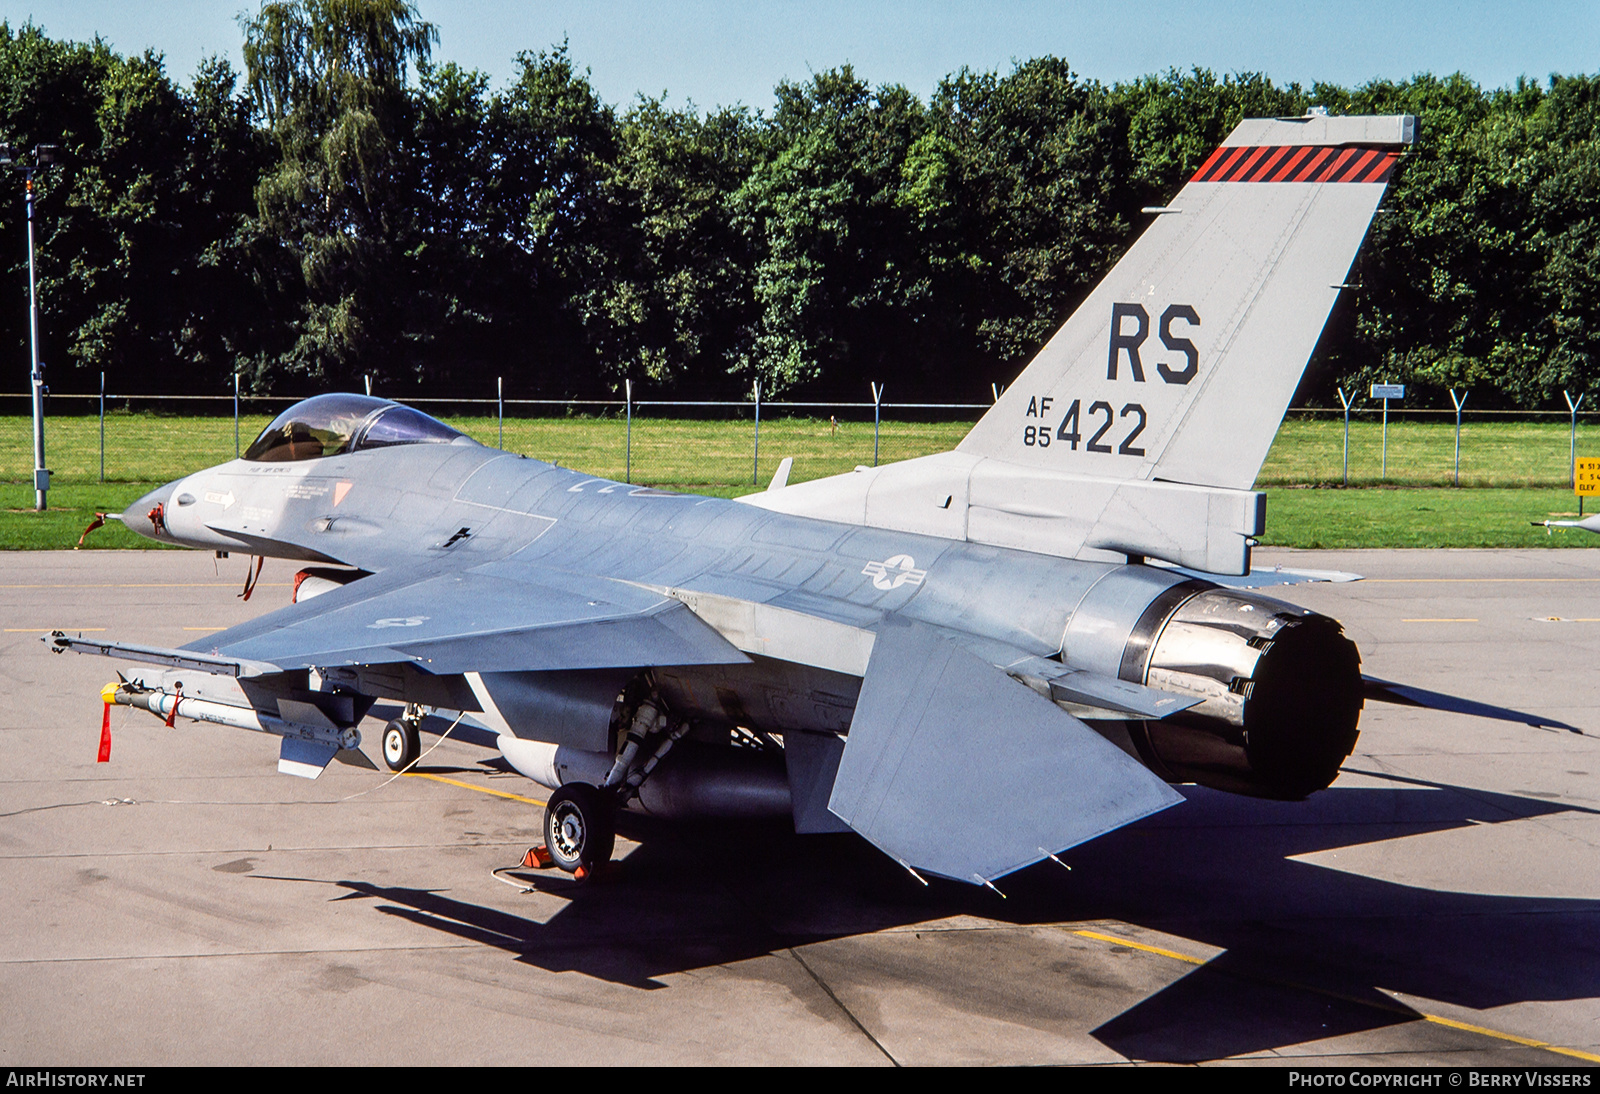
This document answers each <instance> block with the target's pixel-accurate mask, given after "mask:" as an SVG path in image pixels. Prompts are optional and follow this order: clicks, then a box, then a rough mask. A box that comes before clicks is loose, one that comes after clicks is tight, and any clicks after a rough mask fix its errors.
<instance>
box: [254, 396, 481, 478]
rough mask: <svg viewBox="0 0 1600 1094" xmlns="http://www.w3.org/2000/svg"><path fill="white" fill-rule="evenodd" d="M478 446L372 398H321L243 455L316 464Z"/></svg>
mask: <svg viewBox="0 0 1600 1094" xmlns="http://www.w3.org/2000/svg"><path fill="white" fill-rule="evenodd" d="M458 442H459V443H462V444H476V443H477V442H476V441H473V440H472V439H471V438H470V437H468V436H467V435H466V434H464V433H459V432H457V431H456V430H454V429H451V428H450V427H449V426H447V425H445V424H444V423H443V422H441V421H439V420H438V419H437V418H430V417H429V416H428V415H426V414H424V413H422V411H420V410H413V409H412V408H411V407H409V406H402V405H400V404H399V403H392V402H390V401H389V400H387V399H374V398H372V397H371V396H370V395H338V394H336V395H317V396H314V397H313V398H310V399H306V400H304V401H302V402H298V403H296V404H294V406H292V407H290V408H289V409H288V410H285V411H284V412H283V413H282V414H279V415H278V416H277V417H276V418H274V419H273V420H272V424H271V425H269V426H267V428H265V429H263V430H262V431H261V435H260V436H259V437H257V438H256V439H255V440H254V441H252V442H251V444H250V447H249V448H248V449H246V450H245V453H244V459H247V460H254V461H256V462H257V463H287V462H289V461H291V460H317V459H321V458H322V457H324V456H337V455H340V454H342V453H345V452H363V451H366V450H367V449H370V448H388V447H391V446H393V445H400V444H455V443H458Z"/></svg>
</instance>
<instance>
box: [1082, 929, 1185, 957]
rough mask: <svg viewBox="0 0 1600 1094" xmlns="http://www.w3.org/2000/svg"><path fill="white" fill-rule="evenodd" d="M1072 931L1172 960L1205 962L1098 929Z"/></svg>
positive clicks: (1085, 936)
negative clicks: (1104, 932) (1102, 932)
mask: <svg viewBox="0 0 1600 1094" xmlns="http://www.w3.org/2000/svg"><path fill="white" fill-rule="evenodd" d="M1072 933H1073V934H1081V935H1082V936H1083V937H1084V938H1093V939H1095V940H1096V941H1099V942H1110V943H1111V944H1112V945H1114V946H1127V947H1128V948H1129V949H1134V950H1143V951H1144V952H1145V953H1154V954H1159V955H1161V956H1162V957H1170V958H1172V959H1173V960H1174V961H1187V962H1188V963H1189V964H1191V965H1204V964H1205V962H1204V961H1203V960H1201V959H1200V958H1198V957H1190V956H1189V955H1188V954H1186V953H1179V952H1178V951H1176V950H1163V949H1162V948H1161V947H1160V946H1146V945H1145V944H1144V943H1143V942H1134V941H1132V940H1131V939H1127V938H1118V937H1117V936H1116V935H1110V934H1101V933H1100V932H1099V931H1073V932H1072Z"/></svg>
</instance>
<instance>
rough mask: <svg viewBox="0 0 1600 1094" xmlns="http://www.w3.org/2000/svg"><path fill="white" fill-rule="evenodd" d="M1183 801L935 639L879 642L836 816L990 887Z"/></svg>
mask: <svg viewBox="0 0 1600 1094" xmlns="http://www.w3.org/2000/svg"><path fill="white" fill-rule="evenodd" d="M1182 800H1183V798H1182V797H1181V796H1179V795H1178V794H1177V792H1175V791H1174V790H1173V789H1172V788H1171V787H1169V786H1168V785H1167V784H1166V783H1165V782H1163V781H1162V780H1161V779H1160V778H1158V777H1157V776H1156V775H1155V774H1154V773H1152V772H1151V771H1150V770H1149V769H1148V768H1146V767H1145V766H1144V765H1143V764H1140V763H1139V762H1138V761H1137V760H1134V759H1133V758H1132V757H1130V756H1128V755H1127V754H1126V753H1124V752H1123V751H1122V750H1121V749H1119V748H1117V747H1116V746H1115V745H1113V744H1111V743H1110V742H1108V741H1107V740H1105V738H1103V737H1101V736H1100V735H1099V734H1097V733H1095V732H1094V731H1093V730H1092V729H1090V728H1089V727H1088V726H1086V725H1084V724H1083V723H1082V722H1080V721H1078V719H1076V718H1074V717H1072V715H1070V714H1068V713H1066V712H1065V711H1063V710H1061V709H1060V708H1059V707H1057V706H1056V705H1055V704H1054V703H1051V702H1049V701H1047V700H1045V699H1043V698H1041V697H1040V696H1038V695H1036V694H1034V692H1033V691H1032V690H1030V689H1029V688H1028V687H1026V686H1025V685H1023V684H1019V683H1018V682H1016V681H1015V680H1012V679H1011V678H1010V677H1009V676H1007V675H1006V674H1005V673H1004V672H1003V671H1001V670H1000V669H997V668H995V667H994V666H993V665H990V664H988V663H987V662H986V661H984V660H982V659H981V658H979V657H977V656H975V655H974V654H972V653H970V652H968V651H967V650H965V649H962V648H961V647H959V646H958V645H956V644H955V643H954V642H951V641H950V640H949V639H947V638H945V637H943V636H942V635H940V634H939V633H938V632H937V631H935V630H934V629H932V628H929V627H926V626H922V625H920V624H913V625H911V626H888V627H885V628H883V629H882V630H880V631H879V632H878V636H877V641H876V642H875V643H874V645H873V648H872V658H871V660H870V661H869V662H868V664H867V673H866V676H865V678H864V679H863V680H862V684H861V697H860V699H859V700H858V702H857V704H856V711H855V716H854V719H853V720H852V721H851V723H850V734H849V736H847V737H846V738H845V745H844V754H843V755H842V756H841V757H840V760H839V771H838V775H837V777H836V778H835V780H834V784H833V793H832V796H831V798H830V799H829V801H828V809H829V811H830V812H832V813H833V814H834V815H835V816H837V817H838V818H839V819H840V820H842V821H844V822H845V823H846V824H848V825H849V826H850V827H851V828H853V829H855V830H856V831H857V832H859V833H860V834H861V835H863V836H865V837H866V838H867V839H869V840H871V841H872V842H873V843H874V844H876V845H877V846H878V847H879V848H880V849H881V850H883V851H885V852H887V853H888V854H889V855H890V856H891V857H892V858H894V859H896V860H898V861H899V862H900V863H901V864H902V865H905V866H908V867H911V868H912V869H915V870H919V871H924V872H927V873H933V874H939V875H940V876H942V877H948V878H954V879H956V880H960V881H978V882H985V883H986V882H989V881H992V880H993V879H995V878H997V877H1000V876H1002V875H1004V874H1008V873H1011V872H1012V871H1014V870H1019V869H1021V868H1022V867H1024V866H1028V865H1031V864H1032V863H1035V862H1038V861H1039V860H1041V859H1044V858H1047V857H1049V856H1050V855H1052V854H1054V853H1056V852H1058V851H1062V850H1065V849H1066V848H1068V847H1072V846H1074V845H1076V844H1079V843H1082V842H1084V841H1085V840H1089V839H1093V838H1094V837H1095V836H1098V835H1101V834H1103V833H1105V832H1109V831H1111V830H1112V829H1113V828H1119V827H1121V826H1122V825H1125V824H1128V823H1131V822H1132V821H1135V820H1138V819H1139V818H1140V817H1144V816H1148V815H1149V814H1151V813H1154V812H1157V811H1158V810H1161V809H1165V808H1167V807H1168V806H1170V805H1175V804H1177V803H1178V802H1180V801H1182Z"/></svg>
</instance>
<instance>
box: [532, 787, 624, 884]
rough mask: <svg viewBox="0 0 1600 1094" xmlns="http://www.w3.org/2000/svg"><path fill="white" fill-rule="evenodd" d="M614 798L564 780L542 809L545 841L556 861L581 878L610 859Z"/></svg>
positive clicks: (614, 818)
mask: <svg viewBox="0 0 1600 1094" xmlns="http://www.w3.org/2000/svg"><path fill="white" fill-rule="evenodd" d="M616 810H617V804H616V798H615V797H614V796H613V795H612V793H611V792H610V791H607V790H602V789H600V788H599V787H597V786H590V785H588V784H587V783H567V784H566V785H565V786H563V787H562V788H561V789H560V790H557V791H556V792H555V793H554V794H551V795H550V804H548V805H546V806H545V809H544V843H545V846H546V847H547V848H549V850H550V858H551V859H552V861H554V863H555V865H557V866H559V867H561V868H562V869H563V870H565V871H566V872H567V873H569V874H577V875H578V876H579V877H580V878H581V877H586V876H587V875H588V874H590V873H592V872H593V870H594V868H595V866H597V865H598V864H600V863H602V862H608V861H610V859H611V849H612V847H613V846H614V845H615V843H616Z"/></svg>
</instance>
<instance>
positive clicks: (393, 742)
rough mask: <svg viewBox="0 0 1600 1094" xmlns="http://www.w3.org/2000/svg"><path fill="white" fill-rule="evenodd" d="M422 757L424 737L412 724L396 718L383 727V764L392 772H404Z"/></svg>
mask: <svg viewBox="0 0 1600 1094" xmlns="http://www.w3.org/2000/svg"><path fill="white" fill-rule="evenodd" d="M420 755H422V735H421V734H419V733H418V732H417V727H416V725H415V724H414V723H412V722H407V721H405V720H404V719H402V718H396V719H395V720H394V721H392V722H390V723H389V724H388V725H386V726H384V727H383V762H384V763H386V764H388V765H389V770H390V771H403V770H405V769H406V768H407V767H410V766H411V765H412V764H414V763H416V762H417V757H418V756H420Z"/></svg>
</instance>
